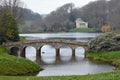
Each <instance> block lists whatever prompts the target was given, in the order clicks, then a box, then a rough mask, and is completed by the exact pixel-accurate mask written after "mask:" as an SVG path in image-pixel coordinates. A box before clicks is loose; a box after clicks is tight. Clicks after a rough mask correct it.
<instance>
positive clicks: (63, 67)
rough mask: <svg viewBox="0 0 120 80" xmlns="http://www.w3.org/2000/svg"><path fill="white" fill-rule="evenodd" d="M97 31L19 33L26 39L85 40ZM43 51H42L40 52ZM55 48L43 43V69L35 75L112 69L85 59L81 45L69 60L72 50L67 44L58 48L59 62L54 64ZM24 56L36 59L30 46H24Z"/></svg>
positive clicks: (82, 72)
mask: <svg viewBox="0 0 120 80" xmlns="http://www.w3.org/2000/svg"><path fill="white" fill-rule="evenodd" d="M98 35H99V33H41V34H39V33H36V34H20V36H24V37H26V39H28V40H35V39H70V40H76V41H82V42H87V41H89V40H90V39H92V38H94V37H96V36H98ZM42 52H44V53H42ZM55 56H56V53H55V48H54V47H52V46H51V45H44V46H43V47H42V49H41V59H42V62H43V63H44V64H43V65H41V67H43V68H44V70H43V71H41V72H39V74H38V75H37V76H61V75H85V74H96V73H101V72H109V71H113V69H114V67H113V66H110V65H108V64H97V63H94V62H91V61H90V60H88V59H85V50H84V48H83V47H82V46H80V47H78V48H76V50H75V56H76V59H75V61H71V58H72V50H71V48H70V47H69V46H63V47H61V48H60V60H61V62H60V63H59V64H55V59H56V58H55ZM26 57H27V58H28V59H30V60H32V61H35V60H36V50H35V48H33V47H32V46H28V47H27V48H26Z"/></svg>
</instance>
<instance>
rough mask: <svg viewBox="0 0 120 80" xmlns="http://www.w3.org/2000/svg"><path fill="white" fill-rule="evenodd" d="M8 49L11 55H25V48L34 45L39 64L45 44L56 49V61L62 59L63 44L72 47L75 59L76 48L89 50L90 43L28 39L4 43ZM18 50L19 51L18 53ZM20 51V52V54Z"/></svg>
mask: <svg viewBox="0 0 120 80" xmlns="http://www.w3.org/2000/svg"><path fill="white" fill-rule="evenodd" d="M3 45H4V46H5V47H6V49H7V50H8V51H9V52H10V54H11V55H15V56H21V57H24V58H25V57H26V56H25V49H26V47H28V46H32V47H34V48H35V49H36V52H37V53H36V62H37V63H38V64H40V63H41V48H42V47H43V46H44V45H51V46H53V47H54V48H55V49H56V62H59V60H60V53H59V52H60V51H59V50H60V48H61V47H63V46H69V47H70V48H71V49H72V59H73V60H74V59H75V49H76V48H77V47H83V48H84V49H85V51H87V50H88V43H87V42H78V41H73V40H72V41H71V40H57V39H39V40H27V41H20V42H10V43H4V44H3ZM16 51H17V53H16ZM18 51H19V54H18Z"/></svg>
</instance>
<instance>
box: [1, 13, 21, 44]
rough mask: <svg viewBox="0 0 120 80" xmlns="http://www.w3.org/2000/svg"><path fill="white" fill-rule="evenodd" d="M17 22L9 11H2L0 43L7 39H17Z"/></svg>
mask: <svg viewBox="0 0 120 80" xmlns="http://www.w3.org/2000/svg"><path fill="white" fill-rule="evenodd" d="M18 34H19V33H18V28H17V22H16V20H15V19H14V18H13V17H12V15H11V14H10V13H5V12H2V13H1V16H0V44H2V43H3V42H8V41H18V40H19V35H18Z"/></svg>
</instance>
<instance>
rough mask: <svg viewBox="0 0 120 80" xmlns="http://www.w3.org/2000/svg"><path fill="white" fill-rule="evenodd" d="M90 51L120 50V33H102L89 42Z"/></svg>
mask: <svg viewBox="0 0 120 80" xmlns="http://www.w3.org/2000/svg"><path fill="white" fill-rule="evenodd" d="M88 47H89V51H93V52H98V51H118V50H120V34H117V33H113V32H109V33H105V34H102V35H100V36H98V37H96V38H94V39H92V40H91V41H89V43H88Z"/></svg>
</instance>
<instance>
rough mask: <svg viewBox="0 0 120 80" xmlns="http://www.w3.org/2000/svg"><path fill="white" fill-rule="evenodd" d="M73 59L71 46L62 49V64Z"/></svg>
mask: <svg viewBox="0 0 120 80" xmlns="http://www.w3.org/2000/svg"><path fill="white" fill-rule="evenodd" d="M71 58H72V49H71V48H70V47H69V46H63V47H61V48H60V60H61V61H62V62H68V61H70V60H71Z"/></svg>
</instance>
